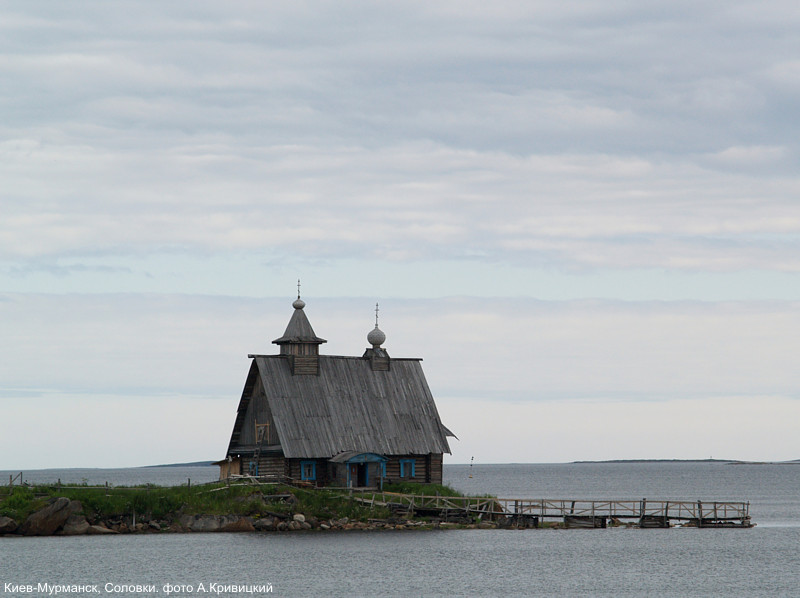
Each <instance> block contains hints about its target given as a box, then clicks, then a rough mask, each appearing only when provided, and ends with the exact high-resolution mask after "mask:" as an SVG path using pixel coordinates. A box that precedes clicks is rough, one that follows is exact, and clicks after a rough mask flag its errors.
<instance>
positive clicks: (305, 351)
mask: <svg viewBox="0 0 800 598" xmlns="http://www.w3.org/2000/svg"><path fill="white" fill-rule="evenodd" d="M305 305H306V304H305V302H304V301H303V300H302V299H300V294H299V293H298V295H297V300H295V301H294V303H293V304H292V306H293V307H294V313H293V314H292V316H291V318H290V320H289V324H288V326H287V327H286V331H285V332H284V333H283V336H281V337H280V338H278V339H275V340H274V341H272V342H273V343H275V344H276V345H278V347H279V348H280V350H279V353H278V354H276V355H249V357H251V358H252V359H253V361H252V363H251V366H250V372H249V374H248V375H247V380H246V381H245V384H244V390H243V391H242V398H241V400H240V401H239V408H238V410H237V414H236V422H235V423H234V426H233V433H232V434H231V440H230V444H229V445H228V452H227V455H226V458H225V459H224V460H223V461H220V462H219V463H218V464H219V466H220V478H221V479H224V478H228V477H232V476H237V475H254V476H264V477H270V478H274V479H284V478H291V479H294V480H301V481H304V482H307V483H310V484H313V485H315V486H344V487H369V486H382V484H383V483H384V482H389V481H391V482H394V481H411V482H420V483H441V482H442V455H443V453H450V447H449V446H448V443H447V437H448V436H454V434H453V433H452V432H450V430H448V429H447V428H446V427H445V426H444V425H443V424H442V422H441V420H440V419H439V413H438V411H437V410H436V403H435V402H434V400H433V395H432V394H431V391H430V389H429V388H428V383H427V382H426V380H425V375H424V374H423V372H422V366H421V364H420V361H421V359H418V358H412V359H409V358H402V359H398V358H393V357H389V354H388V353H387V351H386V349H384V348H383V347H382V345H383V343H384V342H385V340H386V335H385V334H384V333H383V332H382V331H381V330H380V328H378V321H377V306H376V317H375V328H374V329H373V330H372V331H370V332H369V334H368V335H367V342H368V343H369V344H370V345H371V347H370V348H368V349H367V350H366V351H365V352H364V354H363V355H362V356H361V357H345V356H338V355H320V353H319V349H320V345H322V343H325V342H326V341H325V340H324V339H322V338H319V337H318V336H317V335H316V334H315V333H314V330H313V328H312V327H311V323H310V322H309V321H308V318H307V317H306V314H305V311H304V309H303V308H304V307H305Z"/></svg>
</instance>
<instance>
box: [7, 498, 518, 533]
mask: <svg viewBox="0 0 800 598" xmlns="http://www.w3.org/2000/svg"><path fill="white" fill-rule="evenodd" d="M499 527H507V526H506V525H503V524H502V523H495V522H480V523H472V522H467V521H440V520H416V519H407V518H403V517H392V518H388V519H369V520H367V521H359V520H351V519H350V518H348V517H342V518H338V519H319V518H316V517H312V516H306V515H304V514H303V513H292V514H278V513H275V514H271V515H269V516H264V517H258V518H254V517H250V516H244V515H235V514H231V515H202V514H201V515H190V514H183V513H175V514H172V515H169V516H166V517H163V518H160V519H150V518H147V517H144V518H139V519H138V520H137V518H136V516H135V515H132V516H128V517H119V516H117V517H114V516H112V517H91V516H89V517H87V516H86V515H85V514H84V513H83V506H82V504H81V502H80V501H79V500H70V499H69V498H66V497H63V496H62V497H57V498H52V499H50V500H49V501H48V504H47V505H46V506H45V507H43V508H41V509H39V510H38V511H35V512H34V513H32V514H31V515H29V516H28V517H27V518H26V519H25V521H23V522H22V523H21V524H19V523H18V522H16V521H15V520H14V519H11V518H10V517H3V516H0V536H6V537H14V536H17V537H19V536H83V535H108V534H152V533H210V532H288V531H309V530H320V531H349V530H374V531H377V530H405V529H420V530H421V529H463V528H466V529H497V528H499Z"/></svg>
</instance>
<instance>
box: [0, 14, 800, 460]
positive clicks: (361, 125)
mask: <svg viewBox="0 0 800 598" xmlns="http://www.w3.org/2000/svg"><path fill="white" fill-rule="evenodd" d="M798 26H800V10H798V8H797V6H796V3H791V2H785V1H776V2H770V3H769V4H764V3H757V2H751V1H745V0H734V1H730V2H724V3H719V2H716V3H705V4H698V3H696V2H686V1H683V0H681V1H677V2H675V1H671V2H666V1H656V2H650V3H646V4H642V3H633V2H628V1H624V0H612V1H610V2H604V3H602V4H598V3H596V2H586V1H581V0H575V1H566V2H559V3H553V2H518V1H513V0H500V1H498V2H493V3H480V2H473V1H471V0H469V1H464V0H461V1H455V0H452V1H451V0H445V1H442V2H436V3H433V4H431V3H423V2H417V1H411V2H394V1H389V2H380V3H374V2H363V1H358V0H353V1H348V0H345V1H343V2H336V3H331V2H323V1H320V0H309V1H304V2H293V3H288V4H287V3H284V4H279V3H274V2H266V3H265V2H254V1H249V0H245V1H241V2H235V3H220V2H216V1H211V0H199V1H193V2H191V3H186V2H171V1H166V2H158V3H152V2H151V3H142V2H133V1H129V0H122V1H119V2H114V3H113V4H110V3H108V2H102V1H100V0H81V1H80V2H72V3H69V4H66V3H52V2H45V1H41V0H26V1H22V0H12V1H9V2H5V3H4V4H3V6H2V8H0V327H1V328H2V330H3V333H4V340H5V341H6V342H5V343H4V346H3V347H2V348H0V357H2V359H0V390H1V391H2V397H3V398H0V401H2V403H3V405H4V407H5V408H6V412H5V413H7V414H10V417H12V418H15V419H16V420H18V421H33V420H34V419H36V418H37V417H40V415H41V411H42V409H44V410H46V411H47V412H50V413H52V414H57V419H59V421H61V420H63V421H64V422H65V425H64V429H63V430H61V431H59V430H58V427H57V426H55V428H54V429H53V430H51V431H49V432H48V434H47V435H46V436H47V437H48V438H50V439H52V444H50V445H48V446H46V447H45V446H43V448H42V451H43V452H42V453H41V454H40V455H38V456H36V457H34V456H33V455H32V456H31V461H30V463H27V464H22V463H20V464H19V466H22V467H28V466H29V465H30V464H36V463H38V464H40V465H48V464H50V461H48V459H49V457H48V455H51V454H53V452H54V451H56V449H58V450H59V451H60V452H61V454H62V455H63V456H64V459H65V462H64V465H75V466H77V465H93V464H99V463H96V462H93V461H92V459H93V458H94V457H93V455H97V454H98V453H97V450H96V449H95V448H92V447H89V446H88V445H86V444H85V443H83V444H81V446H83V448H82V449H80V450H79V449H78V447H77V445H76V447H75V450H74V451H69V450H64V447H65V446H71V445H72V444H73V443H76V440H75V438H76V436H75V432H74V430H76V429H79V430H82V429H84V428H81V426H84V427H85V426H89V427H92V426H95V427H96V426H101V425H103V426H107V425H108V423H109V422H128V424H129V425H128V427H124V426H121V427H120V428H119V429H120V430H121V431H120V438H121V439H123V438H124V439H125V442H127V443H128V444H127V445H125V446H127V447H129V448H130V447H134V446H136V438H137V436H136V434H138V431H139V430H140V429H141V427H142V426H144V425H145V423H146V422H148V421H149V422H151V425H152V422H153V417H154V416H153V413H154V409H155V410H156V411H158V409H157V408H155V407H154V405H157V404H159V403H161V404H163V413H164V414H165V417H169V418H172V417H179V415H178V414H180V413H185V412H187V411H191V410H193V409H195V406H197V407H196V408H197V409H200V410H203V412H204V413H212V412H213V414H214V415H213V416H212V419H213V422H214V424H217V423H218V422H219V421H221V420H223V419H224V416H222V415H219V414H220V413H223V412H224V413H228V412H230V413H231V414H232V413H233V409H234V408H235V407H234V406H233V405H232V404H229V401H234V402H235V398H236V395H237V394H238V392H239V389H240V387H241V384H242V382H243V380H242V378H243V375H244V371H245V370H246V367H247V361H246V359H245V356H246V354H247V353H248V352H254V351H255V352H259V351H263V352H270V350H271V349H270V347H271V345H270V343H269V341H270V340H271V339H272V338H275V337H277V336H278V335H279V334H280V332H281V331H282V329H283V326H285V321H286V319H287V318H288V314H287V310H288V309H289V308H288V305H289V301H290V299H291V295H292V293H293V291H294V284H295V281H296V279H297V278H298V277H299V278H302V279H303V282H304V285H305V286H304V287H303V292H304V297H306V299H307V300H308V303H309V308H308V309H309V316H310V317H311V319H312V322H313V323H314V325H315V327H316V328H317V331H318V333H319V334H321V335H322V336H323V337H325V338H328V339H330V341H331V342H330V343H329V345H327V346H326V349H327V350H328V352H330V353H341V354H360V352H361V351H362V350H363V345H364V335H365V334H366V332H367V331H368V330H369V328H370V326H371V322H372V318H371V311H370V310H371V307H372V304H373V303H374V301H375V299H376V298H379V299H380V300H381V303H382V305H384V306H385V308H386V318H387V320H386V325H385V330H386V332H387V334H388V335H389V340H388V341H387V345H388V347H389V350H390V352H391V353H392V354H393V355H395V356H402V355H412V356H414V355H416V356H421V357H424V358H425V366H426V371H427V373H428V377H429V380H430V383H431V386H432V388H433V389H434V392H435V394H436V396H437V398H439V399H440V401H441V406H442V410H443V415H444V417H445V419H446V421H447V422H448V424H452V427H453V428H454V429H457V431H458V432H459V436H460V437H461V438H462V439H463V443H464V444H463V445H457V446H462V447H463V448H462V449H458V450H459V451H462V452H460V453H457V455H456V456H455V457H454V458H455V459H458V460H461V461H464V460H468V457H469V456H470V455H467V454H466V451H469V452H470V453H473V452H474V453H478V454H481V455H484V458H483V459H482V460H483V461H484V462H485V461H487V460H509V459H516V458H518V457H515V456H514V455H516V454H517V453H516V452H515V453H514V455H512V454H511V453H509V452H508V451H507V450H506V449H504V448H499V447H503V446H504V444H503V443H504V442H505V440H504V438H505V437H507V436H508V434H506V433H505V432H504V431H503V428H502V426H501V423H502V422H503V421H504V420H508V419H510V418H516V419H515V421H516V422H518V423H516V424H515V425H518V426H522V425H523V424H522V423H519V422H528V421H534V422H536V421H538V420H541V419H544V420H546V421H555V422H558V421H562V420H563V419H568V420H570V421H573V422H580V425H576V426H575V427H574V429H573V430H571V431H570V430H568V429H567V430H564V428H561V427H559V426H557V425H554V427H553V429H554V430H558V431H559V432H558V434H556V433H553V435H551V436H553V438H552V439H553V440H554V441H556V440H559V439H560V438H563V435H564V434H566V435H567V437H568V438H569V439H570V440H571V444H570V447H571V448H570V450H566V449H564V450H550V449H548V450H547V451H545V450H544V449H543V448H542V446H541V443H538V441H537V439H536V438H537V437H536V435H531V436H530V438H531V439H530V440H529V441H527V440H526V442H529V443H530V444H529V445H526V449H528V450H527V452H526V453H525V454H526V455H530V456H529V457H527V458H526V459H527V460H532V461H541V460H566V459H590V458H595V457H596V458H601V457H607V458H616V457H644V456H658V457H666V458H668V457H676V456H695V457H705V456H708V454H712V453H714V454H715V456H716V455H718V454H721V453H720V451H719V450H717V449H716V448H714V443H715V442H718V444H719V446H724V447H726V450H727V447H731V448H735V446H736V445H735V444H733V443H732V442H731V439H732V438H734V437H735V436H736V434H740V435H744V434H745V429H746V428H747V426H748V422H753V423H752V433H751V434H750V436H749V438H751V440H750V441H748V442H747V443H743V444H742V445H741V446H742V449H741V450H742V453H743V454H728V455H726V456H730V457H741V458H787V459H789V458H797V456H798V455H797V454H796V451H795V453H792V450H793V449H792V444H791V440H789V438H790V437H791V438H793V436H790V435H784V433H785V432H786V430H785V429H784V428H783V427H781V426H784V424H783V422H787V421H796V415H797V414H796V409H797V408H796V406H795V405H796V402H797V399H798V397H800V379H798V377H797V375H796V374H795V373H794V371H795V370H796V368H795V367H794V364H793V363H792V361H791V356H792V355H794V354H796V346H795V344H796V341H795V339H796V338H798V337H799V336H800V335H799V334H798V333H800V321H799V320H798V316H797V311H798V310H797V307H798V301H800V278H798V275H799V274H800V257H799V256H800V234H798V233H800V202H798V197H799V196H800V178H798V175H797V173H798V161H799V160H800V146H799V145H798V139H800V131H799V130H798V127H799V126H800V125H799V124H798V119H797V118H796V111H797V109H796V106H797V105H798V103H799V102H800V85H799V84H798V81H800V78H798V74H800V51H798V46H797V43H796V42H797V34H796V32H797V30H798ZM265 297H267V298H265ZM275 297H284V299H274V298H275ZM287 297H288V299H286V298H287ZM326 298H327V299H326ZM362 298H363V299H362ZM317 309H318V310H319V311H317ZM223 399H224V400H223ZM223 404H225V405H229V406H228V407H224V408H222V407H218V406H219V405H223ZM99 405H105V406H104V407H98V406H99ZM138 405H141V408H139V407H138ZM747 407H749V408H751V409H752V412H753V413H752V414H750V413H748V416H750V415H752V417H748V416H746V415H743V413H747V411H748V410H747ZM731 410H732V411H731ZM673 412H674V413H678V414H680V415H679V416H678V419H679V420H681V419H682V418H683V415H682V414H684V413H688V414H692V413H693V414H702V417H701V418H700V419H701V420H702V421H704V422H706V424H707V425H706V426H705V427H702V425H701V424H699V423H697V421H695V420H691V423H690V424H687V425H686V426H684V427H679V428H675V429H673V428H664V429H659V430H658V431H657V432H656V431H653V432H652V434H653V436H652V437H653V438H656V437H658V443H657V444H655V445H654V446H653V447H652V449H651V450H650V451H649V452H648V451H644V453H646V454H643V452H642V451H641V450H639V449H638V448H631V449H630V452H627V453H626V449H625V446H627V445H635V446H636V447H640V446H642V444H643V443H642V442H640V441H642V440H644V438H643V434H644V433H642V432H639V430H642V429H649V422H652V421H661V420H662V419H664V418H665V417H670V418H671V417H673V416H672V415H671V414H672V413H673ZM473 413H478V414H494V415H495V417H492V418H488V417H483V415H480V416H473V415H472V414H473ZM515 414H521V415H519V416H518V417H517V415H515ZM755 414H757V415H755ZM187 417H189V416H187ZM191 417H192V418H193V419H192V421H193V422H194V423H192V425H191V426H187V430H186V432H185V435H184V436H183V437H182V438H180V439H179V440H180V441H181V442H182V444H179V446H184V447H189V446H191V447H192V450H191V451H190V452H191V453H192V455H191V456H188V455H187V456H186V457H184V453H180V454H179V451H178V452H175V451H176V450H177V449H175V446H173V445H170V446H169V447H167V446H166V445H162V446H161V447H160V449H161V450H162V454H163V455H164V457H163V458H158V459H156V458H150V457H147V458H145V454H144V453H142V455H141V457H142V458H141V459H140V460H137V461H136V462H128V463H130V464H142V463H146V462H164V461H169V460H175V461H178V460H187V461H190V460H196V459H199V458H206V457H213V456H214V454H215V453H218V452H219V451H220V450H222V449H223V448H224V447H222V444H224V441H225V438H224V437H225V436H226V435H227V433H228V424H225V426H222V427H221V428H219V427H218V428H215V429H216V432H214V431H210V430H209V429H208V428H207V427H205V425H204V424H200V423H198V422H199V420H200V419H202V417H201V416H200V415H197V414H195V415H192V416H191ZM686 417H687V418H689V419H691V415H687V416H686ZM771 418H772V419H771ZM778 420H779V421H780V422H781V423H780V425H778V424H775V426H776V427H775V434H771V433H770V425H771V424H770V421H778ZM204 421H207V420H204ZM67 423H69V425H67ZM596 423H597V424H598V425H597V426H595V424H596ZM192 428H196V429H197V430H199V429H200V428H202V430H203V434H202V437H201V436H198V434H197V433H195V432H196V430H195V432H193V431H192ZM159 429H161V428H159ZM525 429H527V428H525ZM609 429H613V430H615V434H617V436H615V438H619V441H618V442H616V441H615V442H616V443H610V442H608V441H606V440H604V438H605V437H604V436H603V434H604V433H605V431H607V430H609ZM633 430H636V431H635V432H633ZM562 432H563V434H562ZM526 434H527V433H523V431H522V429H520V430H519V434H517V435H515V438H528V437H529V436H528V435H526ZM673 434H674V437H675V438H681V439H682V443H681V447H682V449H681V450H682V451H683V453H682V454H680V455H678V454H675V453H674V451H673V452H671V450H673V449H672V448H671V447H673V448H674V446H673V445H671V444H670V442H669V438H671V437H672V435H673ZM778 437H780V438H781V440H780V441H778ZM203 438H206V439H208V442H207V444H204V442H206V441H205V440H203ZM212 438H213V440H212ZM220 438H223V440H222V441H220ZM544 438H546V434H545V435H544V437H543V439H544ZM82 439H84V440H85V438H84V437H82ZM21 441H22V439H20V438H16V439H14V437H13V436H9V435H4V436H3V438H2V439H0V443H5V444H4V446H3V447H2V451H0V452H2V454H14V451H13V447H15V446H18V444H19V443H20V442H21ZM48 442H51V441H48ZM121 442H122V440H121ZM626 443H627V444H626ZM556 444H558V443H557V442H553V443H551V445H556ZM551 445H548V446H551ZM603 447H606V448H603ZM768 447H769V448H768ZM156 450H158V449H156ZM167 453H169V454H174V455H175V457H174V458H170V457H168V456H166V454H167ZM200 453H203V454H200ZM623 453H624V454H623ZM130 454H131V453H130V450H127V449H126V450H125V451H120V452H119V453H118V454H116V455H114V454H109V455H108V457H109V459H110V462H109V463H105V464H107V465H115V464H118V465H122V464H125V463H122V462H121V459H122V458H123V456H124V455H125V456H129V455H130ZM486 455H493V456H492V457H491V458H485V456H486ZM114 459H116V461H114ZM1 466H3V465H2V464H0V467H1ZM7 466H10V467H16V466H17V465H16V464H13V463H9V464H7Z"/></svg>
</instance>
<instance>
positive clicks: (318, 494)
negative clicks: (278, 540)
mask: <svg viewBox="0 0 800 598" xmlns="http://www.w3.org/2000/svg"><path fill="white" fill-rule="evenodd" d="M59 496H64V497H66V498H69V499H70V500H79V501H80V502H81V504H82V506H83V513H84V514H85V515H86V516H87V517H97V518H108V517H115V516H129V515H131V514H132V513H134V512H135V513H137V514H138V515H140V516H144V517H148V518H151V519H169V518H171V517H174V516H175V515H182V514H186V515H195V514H203V515H229V514H236V515H247V516H251V517H255V518H258V517H260V516H266V515H270V514H281V515H290V514H292V513H304V514H305V515H307V516H312V517H317V518H320V519H333V518H337V519H339V518H342V517H348V518H350V519H352V520H362V521H366V520H367V519H368V518H382V517H389V516H390V513H389V512H388V510H386V509H383V508H380V507H373V508H370V507H369V506H365V505H362V504H361V503H359V502H358V501H355V500H353V499H352V497H351V496H349V495H348V493H346V492H342V491H341V490H338V491H337V490H325V489H310V488H309V489H305V488H296V487H293V486H286V485H279V484H261V485H257V486H256V485H250V484H247V485H244V484H242V485H236V484H231V485H228V484H226V483H224V482H220V483H215V484H204V485H197V486H186V485H184V486H152V485H147V486H134V487H130V486H116V487H108V488H105V487H101V488H95V487H89V486H57V485H36V486H14V487H4V488H0V516H6V517H11V518H12V519H14V520H15V521H17V522H22V521H24V520H25V518H27V517H28V515H30V514H31V513H33V512H35V511H37V510H38V509H41V508H42V507H44V506H45V505H46V504H47V501H48V500H49V499H51V498H54V497H59Z"/></svg>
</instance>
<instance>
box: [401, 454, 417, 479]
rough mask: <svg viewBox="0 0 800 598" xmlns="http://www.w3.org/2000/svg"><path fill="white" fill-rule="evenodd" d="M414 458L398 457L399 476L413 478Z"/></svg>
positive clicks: (415, 465) (414, 470) (415, 462)
mask: <svg viewBox="0 0 800 598" xmlns="http://www.w3.org/2000/svg"><path fill="white" fill-rule="evenodd" d="M416 468H417V461H416V459H400V477H401V478H413V477H414V476H415V475H416V473H417V472H416Z"/></svg>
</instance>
